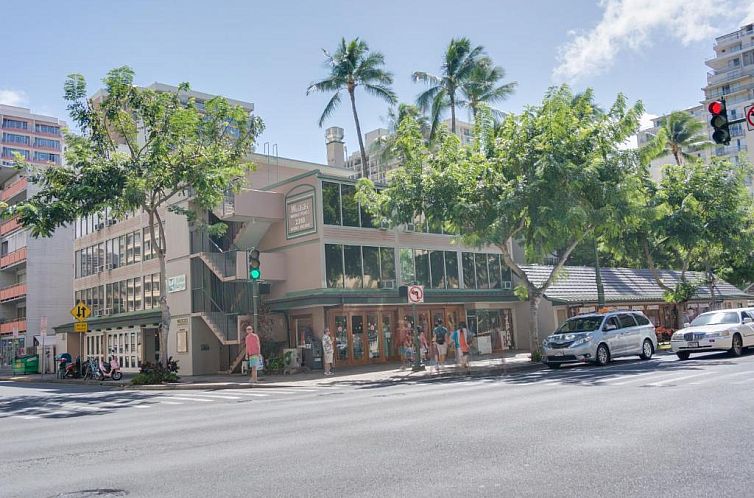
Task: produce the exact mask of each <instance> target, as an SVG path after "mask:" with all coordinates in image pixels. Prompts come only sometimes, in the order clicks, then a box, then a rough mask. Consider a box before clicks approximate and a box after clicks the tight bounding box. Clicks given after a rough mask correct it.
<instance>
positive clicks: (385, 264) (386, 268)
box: [380, 247, 395, 282]
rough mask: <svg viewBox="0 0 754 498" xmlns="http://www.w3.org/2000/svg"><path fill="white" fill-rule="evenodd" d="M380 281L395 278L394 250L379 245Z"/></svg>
mask: <svg viewBox="0 0 754 498" xmlns="http://www.w3.org/2000/svg"><path fill="white" fill-rule="evenodd" d="M380 259H381V261H382V281H383V282H384V281H385V280H395V251H394V250H393V248H392V247H380Z"/></svg>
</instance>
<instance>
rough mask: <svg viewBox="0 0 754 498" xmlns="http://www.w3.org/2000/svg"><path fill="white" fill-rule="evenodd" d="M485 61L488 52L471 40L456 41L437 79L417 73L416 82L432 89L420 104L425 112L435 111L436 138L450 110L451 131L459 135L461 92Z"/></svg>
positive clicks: (427, 74) (424, 94) (433, 76)
mask: <svg viewBox="0 0 754 498" xmlns="http://www.w3.org/2000/svg"><path fill="white" fill-rule="evenodd" d="M482 57H484V48H482V47H481V46H476V47H472V46H471V42H470V41H469V39H468V38H460V39H457V40H456V39H455V38H453V39H452V40H450V45H448V48H447V49H446V50H445V55H444V60H443V63H442V67H441V74H440V75H434V74H431V73H426V72H423V71H417V72H415V73H414V74H413V76H412V78H413V80H414V81H415V82H417V81H421V82H423V83H426V84H427V85H429V88H428V89H427V90H425V91H424V92H423V93H422V94H421V95H419V96H418V97H417V99H416V104H417V105H418V106H419V108H420V109H421V110H422V111H425V112H426V111H427V110H430V109H431V112H430V120H431V123H432V136H434V134H435V130H436V129H437V126H438V124H439V121H440V114H442V112H443V111H444V110H445V109H448V108H450V131H452V132H453V133H455V132H456V107H458V106H459V105H463V101H462V100H461V99H459V91H460V90H461V88H462V86H463V83H464V82H465V81H466V80H467V79H468V78H469V75H470V74H471V73H472V72H473V71H474V68H475V67H476V65H477V63H478V62H479V59H480V58H482Z"/></svg>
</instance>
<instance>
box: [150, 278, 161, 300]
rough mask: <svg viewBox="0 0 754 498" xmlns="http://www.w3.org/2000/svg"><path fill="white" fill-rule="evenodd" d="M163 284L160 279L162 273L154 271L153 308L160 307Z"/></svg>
mask: <svg viewBox="0 0 754 498" xmlns="http://www.w3.org/2000/svg"><path fill="white" fill-rule="evenodd" d="M161 285H162V281H161V280H160V274H159V273H153V274H152V307H153V308H159V307H160V295H161V290H160V286H161Z"/></svg>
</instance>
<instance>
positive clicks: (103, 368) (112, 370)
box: [97, 355, 123, 380]
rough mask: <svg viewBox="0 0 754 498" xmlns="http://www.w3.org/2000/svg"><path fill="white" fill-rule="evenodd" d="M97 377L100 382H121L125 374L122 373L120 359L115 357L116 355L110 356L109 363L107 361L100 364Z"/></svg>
mask: <svg viewBox="0 0 754 498" xmlns="http://www.w3.org/2000/svg"><path fill="white" fill-rule="evenodd" d="M97 375H98V378H99V380H105V379H112V380H120V379H122V378H123V372H121V371H120V364H119V363H118V359H117V358H116V357H115V355H112V356H110V362H109V363H108V362H106V361H101V362H99V369H98V374H97Z"/></svg>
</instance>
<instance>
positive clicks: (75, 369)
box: [55, 353, 81, 379]
mask: <svg viewBox="0 0 754 498" xmlns="http://www.w3.org/2000/svg"><path fill="white" fill-rule="evenodd" d="M55 359H56V360H58V371H57V376H58V379H68V378H74V379H78V378H79V377H81V359H80V358H76V361H75V362H74V361H72V358H71V355H70V353H61V354H59V355H57V356H56V357H55Z"/></svg>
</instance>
